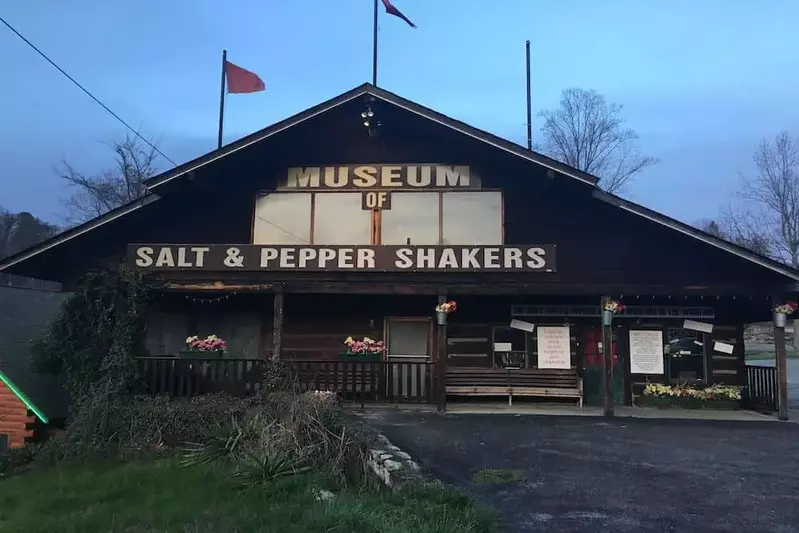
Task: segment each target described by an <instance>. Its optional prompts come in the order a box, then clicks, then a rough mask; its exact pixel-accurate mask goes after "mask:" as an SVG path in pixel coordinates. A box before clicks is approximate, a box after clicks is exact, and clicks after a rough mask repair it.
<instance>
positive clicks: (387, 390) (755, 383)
mask: <svg viewBox="0 0 799 533" xmlns="http://www.w3.org/2000/svg"><path fill="white" fill-rule="evenodd" d="M137 363H138V368H139V374H140V377H141V381H140V391H141V392H142V393H145V394H151V395H167V396H169V397H171V398H186V397H192V396H196V395H201V394H208V393H214V392H226V393H228V394H232V395H235V396H240V397H245V396H249V395H252V394H255V393H257V392H258V391H259V390H260V388H261V386H262V384H263V382H264V379H265V376H266V374H267V367H268V365H270V364H271V362H270V361H267V360H264V359H219V358H215V359H202V358H196V359H180V358H175V357H140V358H138V359H137ZM287 363H288V364H287V366H286V368H287V369H288V375H287V376H286V377H287V379H288V380H289V382H290V385H291V386H292V387H293V388H294V390H296V391H297V392H308V391H326V392H329V393H333V394H336V395H337V396H339V397H340V398H341V399H342V400H343V401H345V402H349V403H353V404H356V405H360V406H362V407H363V406H365V405H367V404H371V405H377V404H383V405H403V404H415V405H416V408H426V409H437V410H439V411H445V410H450V411H453V412H504V413H509V412H514V413H518V414H522V413H528V414H570V415H575V414H578V415H580V414H582V415H588V416H591V415H594V414H599V413H601V412H602V411H601V408H600V407H598V406H585V407H584V405H583V400H584V394H585V392H584V391H583V388H582V379H581V378H580V377H579V376H577V375H576V369H575V371H574V373H572V372H569V371H566V372H564V371H560V372H553V371H551V370H547V369H494V370H488V369H480V370H478V371H475V370H474V369H472V370H469V369H450V370H448V371H447V372H446V377H445V378H444V379H443V380H442V379H439V377H438V376H439V372H441V369H440V365H438V364H437V363H436V362H431V361H412V362H408V361H406V362H393V361H364V362H357V361H326V360H323V361H309V360H305V361H296V360H295V361H288V362H287ZM746 377H747V381H746V384H745V386H744V389H743V398H742V400H741V403H740V406H741V407H742V408H743V409H749V410H765V411H766V412H770V411H774V410H776V404H777V374H776V369H775V368H769V367H761V366H747V367H746ZM575 387H576V389H575ZM575 391H577V392H578V394H573V392H575ZM514 396H515V397H521V398H524V399H527V398H529V397H530V396H534V397H536V399H537V400H538V401H537V402H536V403H531V402H527V401H525V402H521V403H520V402H517V403H515V404H514V403H512V399H513V398H514ZM497 397H501V398H502V399H504V398H507V400H508V401H507V404H505V403H504V402H502V400H500V401H491V400H496V399H497ZM541 400H544V401H543V402H542V401H541ZM503 405H505V407H503ZM688 412H691V411H688ZM708 412H711V413H718V411H712V410H711V411H704V414H702V413H700V414H698V415H695V416H693V415H692V416H688V417H687V418H701V419H704V418H708V416H707V413H708ZM617 413H618V415H619V416H643V417H647V418H650V417H655V418H658V417H663V418H673V417H675V416H676V417H677V418H686V415H685V414H684V413H685V411H682V410H673V409H670V410H667V411H666V410H655V409H641V408H637V407H632V406H629V405H628V406H619V407H618V408H617ZM652 413H656V414H654V415H653V414H652ZM657 413H667V414H662V415H660V416H659V415H658V414H657ZM675 413H677V414H676V415H675ZM679 413H683V414H679ZM714 416H719V415H711V416H710V418H713V417H714ZM724 416H725V417H729V416H732V418H733V419H735V416H733V415H724ZM747 416H748V415H747ZM758 416H763V415H758Z"/></svg>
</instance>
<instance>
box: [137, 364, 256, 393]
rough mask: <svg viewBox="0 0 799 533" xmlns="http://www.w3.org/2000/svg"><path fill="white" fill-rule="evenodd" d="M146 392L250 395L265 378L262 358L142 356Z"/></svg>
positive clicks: (140, 365)
mask: <svg viewBox="0 0 799 533" xmlns="http://www.w3.org/2000/svg"><path fill="white" fill-rule="evenodd" d="M138 363H139V373H140V375H141V378H142V387H143V389H144V391H143V392H146V393H147V394H152V395H157V394H167V395H169V396H170V397H178V398H184V397H190V396H197V395H199V394H208V393H211V392H226V393H228V394H232V395H234V396H242V397H243V396H247V395H249V394H252V393H254V392H256V391H257V390H258V388H259V387H260V384H261V382H262V381H263V371H264V364H265V363H266V361H264V360H263V359H177V358H174V357H139V358H138Z"/></svg>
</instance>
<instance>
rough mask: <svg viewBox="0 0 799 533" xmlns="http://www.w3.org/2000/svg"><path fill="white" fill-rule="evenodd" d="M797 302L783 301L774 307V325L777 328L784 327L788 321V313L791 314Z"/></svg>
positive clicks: (797, 305) (798, 305)
mask: <svg viewBox="0 0 799 533" xmlns="http://www.w3.org/2000/svg"><path fill="white" fill-rule="evenodd" d="M797 307H799V304H797V303H796V302H785V303H784V304H781V305H778V306H777V307H775V308H774V325H775V326H777V327H778V328H784V327H785V325H786V324H787V323H788V315H791V314H793V312H794V311H796V308H797Z"/></svg>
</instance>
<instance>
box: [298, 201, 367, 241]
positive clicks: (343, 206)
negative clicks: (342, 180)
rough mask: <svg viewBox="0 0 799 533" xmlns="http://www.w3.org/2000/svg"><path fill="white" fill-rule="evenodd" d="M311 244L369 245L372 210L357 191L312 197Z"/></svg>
mask: <svg viewBox="0 0 799 533" xmlns="http://www.w3.org/2000/svg"><path fill="white" fill-rule="evenodd" d="M313 227H314V230H313V231H314V235H313V243H314V244H371V243H372V212H371V211H368V210H364V209H361V193H359V192H350V193H320V194H316V195H315V198H314V226H313Z"/></svg>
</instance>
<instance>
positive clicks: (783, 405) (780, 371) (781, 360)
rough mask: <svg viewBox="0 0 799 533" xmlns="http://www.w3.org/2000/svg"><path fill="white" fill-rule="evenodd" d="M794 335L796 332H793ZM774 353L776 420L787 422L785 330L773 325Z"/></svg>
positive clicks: (776, 304)
mask: <svg viewBox="0 0 799 533" xmlns="http://www.w3.org/2000/svg"><path fill="white" fill-rule="evenodd" d="M781 303H782V301H781V300H780V299H778V298H774V299H773V300H772V305H771V307H772V309H773V308H775V307H777V306H778V305H780V304H781ZM794 335H796V332H794ZM774 351H775V353H776V358H777V418H778V419H779V420H788V359H787V355H786V352H785V328H784V327H780V326H777V324H776V321H775V323H774Z"/></svg>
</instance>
